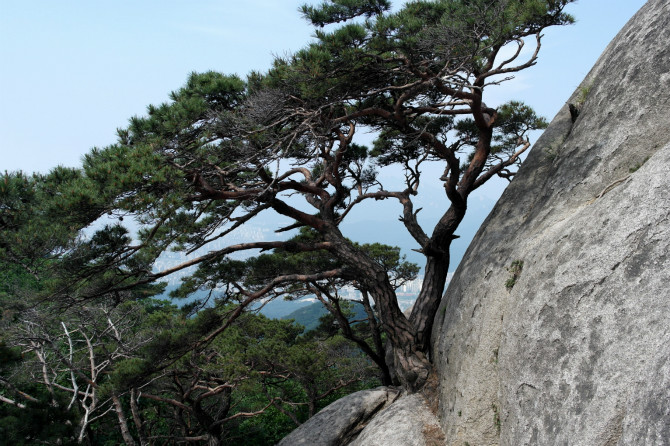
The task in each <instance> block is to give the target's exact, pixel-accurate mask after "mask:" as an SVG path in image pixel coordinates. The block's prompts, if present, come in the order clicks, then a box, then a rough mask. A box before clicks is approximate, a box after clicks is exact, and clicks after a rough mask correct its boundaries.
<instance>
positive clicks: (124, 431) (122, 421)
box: [112, 393, 136, 446]
mask: <svg viewBox="0 0 670 446" xmlns="http://www.w3.org/2000/svg"><path fill="white" fill-rule="evenodd" d="M112 402H113V403H114V410H115V411H116V417H117V418H118V419H119V428H120V429H121V436H122V437H123V441H124V442H125V443H126V445H128V446H135V445H136V443H135V439H134V438H133V436H132V434H131V433H130V429H128V419H127V418H126V414H125V413H124V412H123V406H122V405H121V400H120V399H119V396H118V395H117V394H116V393H112Z"/></svg>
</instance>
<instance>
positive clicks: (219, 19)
mask: <svg viewBox="0 0 670 446" xmlns="http://www.w3.org/2000/svg"><path fill="white" fill-rule="evenodd" d="M302 3H303V1H302V0H301V1H296V0H280V1H277V0H245V1H243V2H242V1H239V0H236V1H233V0H217V1H214V0H194V1H189V2H185V1H181V0H160V1H159V0H114V1H111V0H99V1H95V2H91V1H84V0H61V1H53V0H31V1H25V0H0V61H2V62H1V63H0V152H1V154H2V157H0V171H4V170H10V171H12V170H23V171H27V172H32V171H39V172H46V171H48V170H49V169H50V168H52V167H54V166H56V165H58V164H61V165H65V166H77V165H78V164H79V163H80V160H81V156H82V155H83V154H84V153H86V152H87V151H88V150H90V149H91V148H92V147H95V146H98V147H103V146H106V145H109V144H112V143H114V142H115V132H116V129H117V128H118V127H123V126H125V125H126V123H127V121H128V118H130V117H131V116H133V115H143V114H144V112H145V110H146V106H147V105H149V104H157V103H160V102H164V101H165V100H167V95H168V93H169V92H170V91H173V90H176V89H178V88H179V87H180V86H182V85H183V84H184V82H185V80H186V78H187V76H188V73H190V72H192V71H206V70H217V71H221V72H224V73H238V74H240V75H242V76H244V75H246V74H247V73H248V72H250V71H251V70H265V69H267V68H269V66H270V64H271V62H272V58H273V56H275V55H284V54H288V53H290V52H292V51H295V50H297V49H299V48H301V47H302V46H303V45H304V44H305V43H307V42H308V41H309V40H310V38H311V35H312V28H311V27H310V26H309V24H307V22H306V21H305V20H304V19H302V18H301V17H300V14H299V13H298V11H297V10H298V7H299V5H300V4H302ZM396 3H398V2H396ZM642 4H644V1H642V0H581V1H578V2H577V3H576V4H573V5H570V6H569V9H568V11H569V12H571V13H572V14H574V15H575V17H576V18H577V24H575V25H572V26H569V27H560V28H552V29H549V30H547V32H546V33H545V34H546V36H545V38H544V45H543V48H542V51H541V54H540V61H539V63H538V64H537V65H536V66H535V67H533V68H531V69H530V70H527V71H525V72H523V73H521V74H520V75H519V76H517V79H516V80H515V82H514V83H513V84H509V85H507V86H505V87H500V90H501V94H502V95H503V96H505V95H508V94H510V95H512V97H521V98H522V99H523V100H525V101H526V102H528V103H529V104H530V105H532V106H533V107H534V108H535V109H536V110H537V111H538V112H539V113H540V114H542V115H544V116H546V117H547V118H549V119H551V118H552V117H553V116H554V114H555V113H556V112H557V111H558V109H559V108H560V107H561V105H562V104H563V102H564V101H565V100H566V99H567V98H568V96H569V95H570V94H571V93H572V91H573V90H574V89H575V87H576V86H577V85H578V84H579V82H580V81H581V80H582V78H583V77H584V76H585V75H586V74H587V72H588V71H589V70H590V68H591V66H592V65H593V64H594V62H595V61H596V59H597V57H598V56H599V55H600V53H601V52H602V51H603V49H604V48H605V46H606V45H607V43H608V42H609V41H610V40H611V39H612V38H613V37H614V35H615V34H616V33H617V32H618V30H619V29H620V28H621V27H622V26H623V25H624V24H625V22H626V21H627V20H628V19H629V18H630V17H631V16H632V15H633V14H634V13H635V12H636V11H637V10H638V9H639V8H640V7H641V6H642ZM503 90H504V91H503ZM496 93H497V92H496ZM488 102H489V105H492V104H491V100H489V101H488Z"/></svg>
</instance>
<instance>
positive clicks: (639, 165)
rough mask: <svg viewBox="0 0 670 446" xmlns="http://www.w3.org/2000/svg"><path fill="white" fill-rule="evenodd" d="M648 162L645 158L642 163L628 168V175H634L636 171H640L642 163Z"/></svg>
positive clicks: (647, 158)
mask: <svg viewBox="0 0 670 446" xmlns="http://www.w3.org/2000/svg"><path fill="white" fill-rule="evenodd" d="M648 160H649V157H646V158H645V159H643V160H642V162H640V163H635V165H634V166H633V167H630V168H629V169H628V172H630V173H635V172H637V171H638V169H640V167H642V166H643V165H644V163H646V162H647V161H648Z"/></svg>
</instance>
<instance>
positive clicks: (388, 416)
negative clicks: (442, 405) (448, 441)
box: [349, 394, 444, 446]
mask: <svg viewBox="0 0 670 446" xmlns="http://www.w3.org/2000/svg"><path fill="white" fill-rule="evenodd" d="M442 444H444V433H443V432H442V428H441V427H440V423H439V420H438V419H437V417H436V416H435V414H434V413H433V412H431V410H430V408H429V407H428V404H427V403H426V401H425V400H424V398H423V396H422V395H421V394H413V395H404V396H402V397H401V398H399V399H398V400H397V401H395V402H394V403H393V404H391V405H390V406H389V407H387V408H386V409H384V410H383V411H382V412H380V413H379V414H377V415H376V416H375V417H374V418H373V419H372V421H370V423H369V424H368V425H367V426H366V427H365V428H364V429H363V431H362V432H361V433H360V435H359V436H358V437H357V438H356V439H355V440H354V441H353V442H351V443H349V446H441V445H442Z"/></svg>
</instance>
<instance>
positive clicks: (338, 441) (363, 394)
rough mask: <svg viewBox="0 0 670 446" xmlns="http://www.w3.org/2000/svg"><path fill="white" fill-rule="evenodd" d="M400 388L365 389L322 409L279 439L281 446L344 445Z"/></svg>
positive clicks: (393, 397) (394, 396) (390, 400)
mask: <svg viewBox="0 0 670 446" xmlns="http://www.w3.org/2000/svg"><path fill="white" fill-rule="evenodd" d="M397 397H398V391H397V390H395V389H391V388H387V387H379V388H377V389H372V390H361V391H360V392H356V393H352V394H351V395H347V396H345V397H344V398H340V399H339V400H337V401H335V402H334V403H331V404H329V405H328V406H326V407H325V408H323V409H322V410H320V411H319V413H317V414H316V415H315V416H313V417H312V418H310V419H309V420H307V421H306V422H305V423H304V424H302V425H301V426H300V427H298V428H297V429H295V430H294V431H293V432H291V433H290V434H289V435H287V436H286V437H284V439H283V440H282V441H280V442H279V444H278V446H299V445H304V446H315V445H319V446H341V445H344V444H348V443H349V442H350V441H351V440H352V439H353V438H355V437H356V436H357V435H358V434H359V433H360V432H361V429H363V427H364V426H365V424H366V423H367V422H368V421H369V420H370V418H372V417H373V416H374V415H375V414H376V413H377V412H379V411H380V410H382V409H383V408H384V407H386V406H388V405H389V404H391V403H392V402H393V401H395V399H396V398H397Z"/></svg>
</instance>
